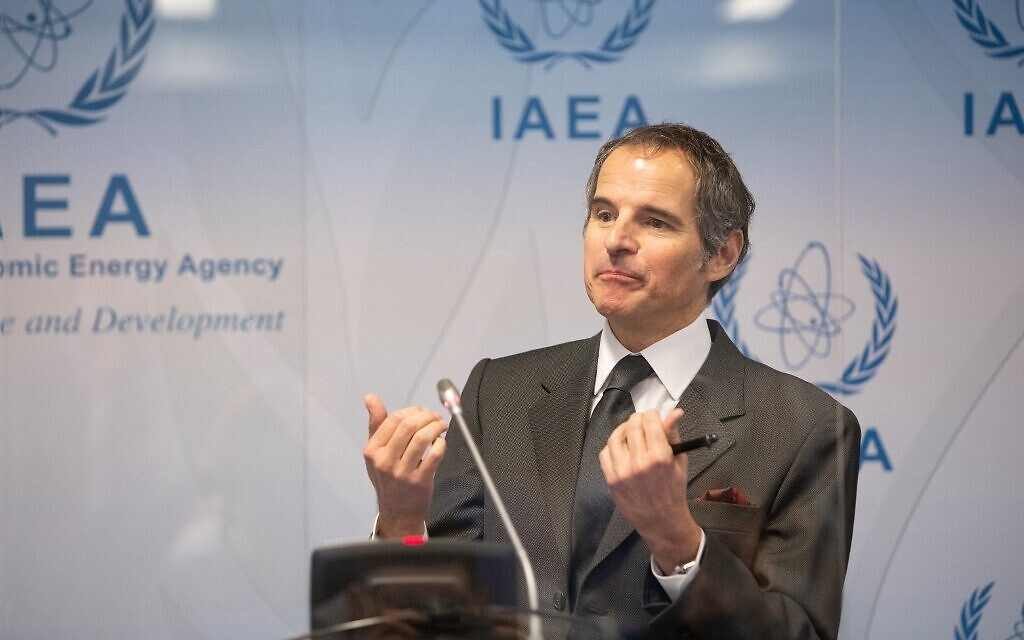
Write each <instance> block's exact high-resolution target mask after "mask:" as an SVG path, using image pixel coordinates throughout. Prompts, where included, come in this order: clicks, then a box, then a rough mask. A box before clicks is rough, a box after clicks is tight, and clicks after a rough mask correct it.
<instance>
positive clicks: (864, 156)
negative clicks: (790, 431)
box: [0, 0, 1024, 640]
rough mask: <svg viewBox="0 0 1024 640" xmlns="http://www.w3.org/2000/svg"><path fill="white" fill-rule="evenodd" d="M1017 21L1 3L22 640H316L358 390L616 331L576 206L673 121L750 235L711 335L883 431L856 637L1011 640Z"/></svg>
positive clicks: (4, 468)
mask: <svg viewBox="0 0 1024 640" xmlns="http://www.w3.org/2000/svg"><path fill="white" fill-rule="evenodd" d="M1022 13H1024V6H1021V0H929V1H928V2H924V1H920V2H915V1H914V0H899V1H896V0H891V1H885V0H875V1H871V2H858V3H842V4H840V3H839V2H836V3H823V2H816V1H812V0H714V1H700V2H698V1H692V0H684V1H674V0H673V1H670V0H603V1H602V0H480V1H472V0H461V1H456V0H378V1H377V2H373V3H368V2H337V1H330V0H303V1H289V0H267V1H263V2H250V1H246V0H92V1H91V2H90V1H89V0H52V1H50V0H47V1H43V0H33V1H24V2H15V1H13V0H11V1H7V0H5V1H4V2H3V3H2V4H0V232H2V237H0V388H2V391H0V523H2V530H0V605H2V606H0V637H4V638H17V639H22V638H25V639H29V638H33V639H34V638H53V637H83V638H85V637H89V638H106V637H145V638H235V637H253V638H268V639H269V638H280V637H284V636H287V635H290V634H295V633H298V632H300V631H302V630H303V629H305V627H306V624H307V611H306V598H307V585H306V581H307V579H308V553H309V550H310V549H311V548H313V547H315V546H317V545H319V544H322V543H324V542H326V541H329V540H337V539H359V538H363V537H365V535H366V534H367V533H368V529H369V525H370V523H371V521H372V516H373V512H374V503H373V495H372V489H371V487H370V485H369V482H368V481H367V480H366V479H365V474H364V470H363V464H362V460H361V455H360V454H361V449H362V446H363V441H364V438H365V417H364V413H363V409H362V405H361V400H360V398H361V396H362V395H363V394H364V393H365V392H367V391H375V392H377V393H379V394H380V395H381V396H382V397H383V398H384V399H385V401H386V402H387V403H388V404H389V405H391V406H400V405H403V404H405V403H410V402H415V403H425V404H434V400H433V398H434V392H433V387H434V384H435V381H436V380H437V379H438V378H439V377H452V378H454V379H463V378H464V377H465V375H466V374H467V373H468V371H469V369H470V367H471V366H472V364H473V363H474V362H475V361H476V360H477V359H479V358H481V357H484V356H497V355H502V354H506V353H511V352H515V351H520V350H523V349H527V348H532V347H537V346H541V345H545V344H551V343H553V342H556V341H562V340H566V339H573V338H579V337H583V336H587V335H591V334H593V333H594V332H596V331H597V330H598V329H599V327H600V323H601V320H600V318H599V317H598V316H596V314H595V313H594V311H593V309H592V308H591V307H590V305H589V303H588V302H587V300H586V297H585V295H584V292H583V287H582V286H581V281H580V280H581V278H580V266H581V262H582V255H581V250H580V247H581V242H580V240H581V229H582V222H583V205H582V203H583V186H584V182H585V180H586V176H587V173H588V172H589V168H590V165H591V162H592V159H593V156H594V153H595V152H596V150H597V148H598V147H599V146H600V144H601V142H602V141H603V140H605V139H607V138H608V137H609V136H611V135H613V134H615V133H616V132H617V131H619V130H621V129H622V128H625V127H629V126H632V125H635V124H638V123H640V122H644V121H646V122H660V121H664V120H672V121H682V122H686V123H688V124H692V125H694V126H696V127H698V128H701V129H704V130H706V131H708V132H710V133H711V134H712V135H714V136H715V137H717V138H718V139H719V140H720V141H721V142H722V143H723V145H724V146H725V147H726V148H727V149H728V150H730V151H731V152H732V153H733V155H734V157H735V160H736V162H737V164H738V165H739V167H740V169H741V170H742V171H743V174H744V176H745V178H746V180H747V183H748V185H749V186H750V188H751V190H752V191H753V192H754V194H755V197H756V198H757V201H758V208H757V212H756V214H755V218H754V223H753V225H752V228H751V236H752V241H753V245H754V249H753V251H752V254H751V257H750V259H749V261H748V263H747V264H746V266H745V268H744V270H743V272H742V273H741V274H738V277H737V278H736V279H735V280H734V282H733V283H732V284H731V285H730V286H729V287H728V288H727V289H726V290H724V291H723V292H722V294H720V295H719V297H718V298H717V299H716V302H715V305H714V306H713V308H712V311H711V312H712V315H716V316H717V317H719V318H720V319H721V320H722V321H723V322H724V323H725V324H726V326H727V328H728V329H729V331H730V333H731V334H732V335H733V337H734V338H736V339H737V341H738V342H741V343H742V344H743V345H744V347H745V348H746V349H747V350H748V352H749V353H751V354H752V355H755V356H756V357H758V358H759V359H761V360H763V361H765V362H768V363H769V364H772V365H773V366H775V367H777V368H780V369H783V370H788V371H792V372H793V373H795V374H796V375H799V376H801V377H804V378H806V379H808V380H811V381H814V382H816V383H819V384H822V385H823V386H825V387H826V388H828V389H829V390H830V391H832V392H833V393H834V394H835V395H836V396H837V397H839V398H840V400H841V401H842V402H843V403H845V404H847V405H848V406H849V407H851V408H852V409H853V410H854V411H855V412H856V413H857V415H858V417H859V418H860V420H861V424H862V427H863V428H864V433H865V442H864V450H863V451H862V457H863V464H862V469H861V480H860V494H859V498H858V508H857V521H856V531H855V537H854V549H853V557H852V560H851V565H850V571H849V575H848V579H847V588H846V602H845V610H844V617H843V629H842V635H843V637H845V638H848V639H851V640H852V639H858V640H860V639H862V638H911V637H928V638H942V637H949V638H952V637H956V636H955V635H954V634H956V633H961V634H962V635H963V636H964V637H978V638H1000V639H1001V638H1006V637H1008V636H1010V637H1022V636H1021V634H1024V611H1022V604H1021V601H1022V600H1024V580H1022V578H1021V575H1022V574H1024V560H1022V557H1024V554H1022V553H1021V551H1022V549H1024V547H1022V545H1021V542H1020V539H1021V535H1020V532H1021V531H1022V530H1024V500H1022V499H1021V497H1020V494H1019V493H1018V490H1019V487H1020V485H1021V481H1022V479H1024V474H1022V472H1021V466H1020V460H1021V458H1022V457H1024V438H1022V437H1021V435H1020V421H1019V419H1018V417H1017V416H1018V413H1017V412H1018V411H1019V405H1020V403H1019V396H1020V391H1019V390H1020V388H1021V386H1022V383H1024V352H1022V350H1021V349H1020V341H1021V338H1022V335H1024V263H1022V262H1021V260H1020V259H1019V257H1018V251H1019V244H1020V242H1021V241H1022V240H1024V211H1022V208H1024V207H1022V203H1024V119H1022V115H1021V114H1022V111H1024V91H1022V90H1021V87H1022V86H1024V85H1022V83H1021V81H1022V79H1024V68H1022V64H1021V63H1022V61H1024V18H1021V15H1022ZM808 309H812V310H814V312H815V313H814V314H812V316H813V317H811V316H806V315H801V314H802V313H804V312H806V311H807V310H808ZM812 321H813V322H812ZM990 584H991V586H989V585H990ZM986 587H987V588H986ZM962 613H963V616H962V615H961V614H962ZM975 625H976V626H975ZM1015 625H1017V626H1016V627H1015ZM972 632H973V633H974V634H975V635H973V636H972V635H970V634H971V633H972ZM1014 634H1016V635H1014Z"/></svg>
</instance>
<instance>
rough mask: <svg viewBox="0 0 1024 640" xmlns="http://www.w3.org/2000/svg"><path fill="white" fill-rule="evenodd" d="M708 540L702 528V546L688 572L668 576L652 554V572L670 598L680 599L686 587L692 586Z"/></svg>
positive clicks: (673, 599) (698, 548)
mask: <svg viewBox="0 0 1024 640" xmlns="http://www.w3.org/2000/svg"><path fill="white" fill-rule="evenodd" d="M706 541H707V537H706V536H705V535H704V530H703V529H701V530H700V546H699V547H697V557H696V558H695V559H694V562H696V564H694V565H693V566H692V567H691V568H690V569H689V570H688V571H687V572H686V573H680V574H676V575H671V576H666V575H664V574H663V573H662V572H661V570H660V569H659V568H658V565H657V564H656V563H655V562H654V556H651V573H653V574H654V579H655V580H657V581H658V584H659V585H661V588H662V589H664V590H665V595H667V596H668V598H669V600H671V601H672V602H675V601H676V600H678V599H679V597H680V596H681V595H683V592H684V591H686V588H687V587H688V586H690V583H692V582H693V579H694V578H695V577H696V576H697V573H698V572H699V571H700V563H701V559H702V558H703V557H704V543H705V542H706Z"/></svg>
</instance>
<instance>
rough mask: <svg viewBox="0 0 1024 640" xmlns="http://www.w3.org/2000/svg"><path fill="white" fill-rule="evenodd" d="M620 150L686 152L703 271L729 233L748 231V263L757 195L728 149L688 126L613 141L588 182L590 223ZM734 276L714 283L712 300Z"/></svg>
mask: <svg viewBox="0 0 1024 640" xmlns="http://www.w3.org/2000/svg"><path fill="white" fill-rule="evenodd" d="M619 147H639V148H641V149H643V151H644V153H645V154H647V155H655V154H657V153H659V152H661V151H664V150H666V149H669V150H671V149H674V150H676V151H680V152H682V154H683V156H685V157H686V159H687V160H688V161H689V162H690V165H691V166H692V167H693V171H694V174H696V178H697V185H696V193H695V194H694V198H693V199H694V209H695V211H696V216H697V228H698V229H699V230H700V242H701V247H702V248H703V249H704V260H703V262H702V265H703V268H707V264H708V261H709V260H710V259H711V257H712V256H713V255H714V254H715V253H717V252H718V250H719V249H720V248H721V247H722V245H723V244H724V243H725V240H726V238H728V237H729V234H730V233H732V232H733V231H735V230H737V229H739V230H740V231H742V232H743V247H742V248H741V249H740V256H739V260H737V261H736V264H739V263H740V262H742V261H743V258H744V257H745V256H746V255H747V251H748V250H749V249H750V239H749V238H750V236H749V233H748V228H749V226H750V217H751V216H752V215H753V214H754V196H752V195H751V194H750V191H749V190H748V189H747V187H746V185H745V184H743V177H742V176H741V175H740V172H739V169H737V168H736V165H735V164H733V161H732V158H731V157H729V154H728V153H727V152H726V151H725V150H724V149H722V145H720V144H718V141H717V140H715V139H714V138H712V137H711V136H709V135H708V134H706V133H704V132H703V131H698V130H697V129H694V128H693V127H688V126H686V125H683V124H675V123H670V122H666V123H663V124H655V125H646V126H643V127H638V128H636V129H633V130H632V131H629V132H628V133H625V134H623V135H621V136H619V137H617V138H613V139H611V140H609V141H608V142H606V143H605V144H604V146H603V147H601V150H600V151H598V152H597V158H596V159H595V160H594V168H593V169H591V170H590V178H589V179H588V180H587V202H586V206H587V216H588V217H587V219H588V220H589V213H590V205H591V203H592V202H593V199H594V192H595V191H596V190H597V177H598V175H599V174H600V173H601V167H602V166H604V162H605V160H607V159H608V156H610V155H611V153H612V152H613V151H615V150H616V149H618V148H619ZM731 277H732V272H729V275H727V276H725V277H724V278H722V279H720V280H716V281H715V282H712V283H711V285H710V286H709V287H708V300H709V301H710V300H711V298H713V297H714V295H715V294H716V293H718V290H719V289H721V288H722V287H723V286H724V285H725V283H726V282H728V281H729V278H731Z"/></svg>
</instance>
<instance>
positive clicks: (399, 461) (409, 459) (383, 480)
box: [363, 393, 448, 538]
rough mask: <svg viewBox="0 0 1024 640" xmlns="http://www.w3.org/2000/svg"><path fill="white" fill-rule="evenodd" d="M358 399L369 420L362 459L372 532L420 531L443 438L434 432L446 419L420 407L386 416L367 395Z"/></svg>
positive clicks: (442, 427) (438, 431) (391, 534)
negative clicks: (372, 509)
mask: <svg viewBox="0 0 1024 640" xmlns="http://www.w3.org/2000/svg"><path fill="white" fill-rule="evenodd" d="M363 402H364V403H366V412H367V414H369V423H370V438H369V441H368V442H367V443H366V448H365V449H363V459H364V460H365V461H366V472H367V474H369V476H370V482H372V483H373V488H374V490H376V492H377V508H378V510H379V513H380V515H379V516H378V518H377V535H378V536H380V537H384V538H397V537H402V536H406V535H422V534H423V523H424V522H425V521H426V519H427V512H428V511H430V500H431V497H432V496H433V493H434V473H435V472H436V471H437V466H438V465H439V464H441V459H442V458H444V452H445V441H444V438H440V437H439V436H440V435H441V434H442V433H444V432H445V431H447V430H448V423H446V422H445V421H444V420H442V419H441V416H439V415H438V414H436V413H435V412H433V411H431V410H430V409H427V408H425V407H406V408H404V409H399V410H398V411H395V412H394V413H391V414H389V413H388V410H387V409H386V408H385V407H384V404H383V403H382V402H381V401H380V398H378V397H377V396H376V395H374V394H372V393H371V394H369V395H367V396H366V397H364V398H363ZM428 447H429V448H430V451H429V452H427V454H426V456H424V455H423V452H424V451H427V448H428Z"/></svg>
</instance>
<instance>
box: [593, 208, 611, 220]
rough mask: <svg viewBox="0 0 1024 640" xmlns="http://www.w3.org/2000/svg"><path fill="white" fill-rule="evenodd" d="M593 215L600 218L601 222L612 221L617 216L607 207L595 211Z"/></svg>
mask: <svg viewBox="0 0 1024 640" xmlns="http://www.w3.org/2000/svg"><path fill="white" fill-rule="evenodd" d="M593 216H594V220H598V221H599V222H611V221H612V220H614V219H615V216H613V215H612V212H611V211H608V210H607V209H601V210H599V211H595V212H594V214H593Z"/></svg>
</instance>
